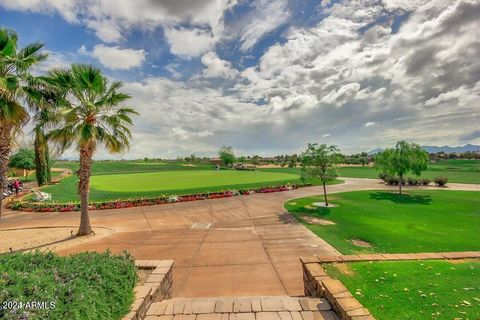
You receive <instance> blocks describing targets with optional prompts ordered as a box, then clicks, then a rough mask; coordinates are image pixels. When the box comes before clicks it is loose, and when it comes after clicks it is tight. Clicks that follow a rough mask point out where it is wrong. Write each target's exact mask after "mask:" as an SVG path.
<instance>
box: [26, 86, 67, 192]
mask: <svg viewBox="0 0 480 320" xmlns="http://www.w3.org/2000/svg"><path fill="white" fill-rule="evenodd" d="M25 92H26V97H27V102H28V106H29V108H30V110H31V111H32V112H33V122H34V128H33V132H34V135H35V138H34V151H35V174H36V178H37V184H38V185H39V186H43V185H45V184H48V183H50V182H51V180H52V175H51V166H50V150H49V145H48V137H47V135H46V133H45V130H47V129H48V128H52V127H53V126H55V124H57V123H58V122H59V121H60V118H59V116H60V113H59V107H60V106H62V105H63V104H64V92H63V90H58V89H57V88H56V87H55V86H52V85H51V84H49V83H48V81H47V80H46V79H45V78H44V77H30V78H29V80H28V86H27V87H26V88H25Z"/></svg>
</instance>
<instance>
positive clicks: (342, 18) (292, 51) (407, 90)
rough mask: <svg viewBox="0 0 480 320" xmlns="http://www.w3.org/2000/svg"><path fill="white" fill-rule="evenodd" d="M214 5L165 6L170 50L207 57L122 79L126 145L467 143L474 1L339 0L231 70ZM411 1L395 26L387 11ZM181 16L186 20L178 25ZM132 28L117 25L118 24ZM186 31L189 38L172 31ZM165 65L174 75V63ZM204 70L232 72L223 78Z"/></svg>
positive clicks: (356, 147) (287, 147)
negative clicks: (185, 67) (127, 113)
mask: <svg viewBox="0 0 480 320" xmlns="http://www.w3.org/2000/svg"><path fill="white" fill-rule="evenodd" d="M91 1H93V0H91ZM204 1H207V0H204ZM180 2H181V1H178V2H175V3H180ZM112 3H113V2H112ZM172 3H173V2H172ZM182 3H183V2H182ZM208 3H210V4H212V3H216V2H214V1H209V2H208ZM217 4H218V3H217ZM111 5H112V6H113V5H114V4H111ZM122 5H123V4H122ZM178 5H180V4H178ZM218 5H219V7H218V8H223V9H218V10H216V11H215V12H216V14H209V13H206V12H204V11H202V9H198V8H197V10H198V11H199V12H198V15H196V14H194V10H191V9H190V8H187V9H185V10H186V11H182V12H183V13H179V12H177V11H175V10H174V9H173V8H171V14H172V16H171V17H169V18H168V23H166V27H165V28H166V30H170V31H173V32H175V31H176V32H179V33H177V34H174V33H170V41H171V48H172V49H171V50H172V52H175V53H176V54H178V55H182V56H184V57H194V56H202V58H203V59H202V63H203V64H204V65H205V68H203V69H202V70H200V71H199V73H198V74H197V75H195V76H192V77H189V78H188V80H186V81H172V80H168V79H165V78H160V77H157V78H153V77H152V78H146V79H144V80H142V81H138V82H127V83H125V90H126V91H127V92H129V93H130V94H132V96H133V99H132V101H131V103H130V105H132V106H134V107H136V108H137V109H138V110H139V112H140V116H139V117H138V118H137V119H136V121H135V123H136V126H135V129H134V141H133V143H132V146H133V147H132V151H131V152H130V155H129V156H130V157H138V155H146V156H172V155H174V156H175V155H188V154H191V153H192V152H195V153H196V154H209V155H212V154H215V151H216V150H217V149H218V147H219V146H221V145H222V144H228V145H233V147H234V148H235V149H236V150H238V153H248V154H255V153H258V154H265V153H267V154H273V153H285V152H299V151H301V148H303V147H304V146H305V144H306V143H307V142H316V141H317V140H318V139H319V138H320V139H321V138H327V137H329V136H330V135H331V136H332V137H335V141H334V143H335V144H337V145H339V146H340V147H341V148H342V151H346V152H349V151H352V152H357V151H366V150H371V149H373V148H376V147H383V146H386V145H390V144H393V143H394V142H396V141H397V140H400V139H410V140H413V141H415V142H418V143H420V144H429V145H430V144H433V145H434V144H442V145H444V144H452V145H453V144H456V143H458V141H461V142H462V143H468V142H469V141H466V140H465V138H464V137H466V134H468V133H472V132H476V131H478V123H480V112H478V110H479V108H480V81H479V79H478V74H479V72H480V68H479V64H478V57H479V56H480V47H479V46H478V35H477V33H478V32H476V31H477V30H479V29H480V21H479V20H478V19H476V17H477V16H478V14H476V13H479V12H480V4H479V3H478V1H472V0H454V1H448V2H446V1H442V0H434V1H425V2H423V1H410V0H407V1H395V0H389V1H387V0H386V1H383V2H380V1H376V0H364V1H343V2H340V3H337V2H335V3H332V4H331V5H329V6H328V7H326V8H324V9H323V10H324V11H323V14H324V15H325V16H326V18H325V19H323V20H322V21H320V22H319V23H318V24H317V25H315V26H313V27H305V28H293V29H290V30H289V31H288V32H286V39H285V41H284V42H281V43H280V42H279V43H277V44H275V45H272V46H271V47H269V48H267V49H266V51H265V53H264V54H263V55H262V57H261V58H260V61H259V62H258V64H256V65H253V66H251V67H249V68H247V69H245V70H241V71H239V73H238V74H237V72H236V71H235V70H234V69H233V67H232V65H231V64H230V63H229V62H228V61H227V60H222V59H220V58H219V57H218V56H217V55H216V54H215V53H214V52H215V51H214V47H215V45H216V44H218V41H221V39H222V37H223V35H224V32H227V31H224V30H223V28H224V22H223V14H224V11H225V10H228V9H225V6H222V4H218ZM132 6H135V5H132ZM162 6H164V3H162V4H160V7H162ZM92 10H93V9H92ZM410 10H411V12H410V13H409V15H408V16H405V18H404V19H405V20H404V21H403V22H402V25H401V27H400V28H399V29H398V30H395V31H396V32H393V31H392V21H393V20H394V19H393V17H394V16H396V15H399V14H404V13H406V12H407V11H408V12H409V11H410ZM107 11H108V10H107ZM114 11H115V12H116V9H115V10H114ZM136 11H137V8H132V9H131V12H128V13H122V14H119V15H120V16H122V17H123V18H122V19H124V20H125V21H127V23H126V24H125V25H126V26H132V25H135V24H137V23H140V22H139V20H140V18H138V17H136V16H135V14H136ZM200 11H201V12H200ZM92 12H93V11H92ZM98 12H105V10H99V11H98ZM152 12H157V13H158V12H160V11H158V10H157V11H155V10H152ZM152 12H150V13H148V14H147V13H141V14H140V13H139V14H140V15H144V16H142V19H143V21H144V23H143V24H142V26H143V27H144V28H146V29H148V28H151V27H152V26H155V25H156V24H155V23H153V22H151V21H150V20H149V19H148V18H146V16H145V15H147V16H151V15H153V13H152ZM169 12H170V11H169ZM186 12H189V13H188V14H187V13H186ZM95 19H97V18H95ZM95 19H92V20H95ZM122 19H119V18H118V17H115V18H114V19H113V20H114V21H123V20H122ZM98 20H101V19H100V17H99V19H98ZM186 20H188V21H189V23H192V22H194V23H193V24H188V23H187V24H180V25H181V26H179V25H177V23H178V21H186ZM132 21H136V22H132ZM202 21H203V22H202ZM379 21H380V22H379ZM115 25H116V26H121V24H115ZM185 25H189V27H188V29H182V28H186V27H185ZM212 26H213V27H212ZM129 28H130V27H123V26H121V27H120V29H118V30H120V32H121V34H122V36H123V35H124V34H125V32H128V30H130V29H129ZM241 30H242V29H241V28H240V29H239V33H238V36H237V38H236V39H238V38H241V36H242V33H241V32H240V31H241ZM192 33H193V34H192ZM228 33H229V32H228ZM184 35H185V36H186V37H187V39H188V41H185V39H177V38H178V37H180V36H184ZM257 35H259V36H255V37H252V39H259V37H260V38H261V37H262V36H261V33H258V34H257ZM175 36H177V38H176V37H175ZM199 39H200V40H202V41H198V40H199ZM245 39H247V38H245ZM252 41H253V40H252ZM257 41H258V40H257ZM242 43H247V42H246V40H245V42H241V44H242ZM252 43H256V42H255V41H253V42H252ZM241 44H240V45H241ZM246 46H247V47H248V45H246ZM166 69H167V70H169V72H171V73H172V75H174V76H175V72H178V71H177V70H178V65H174V64H172V65H171V68H170V67H167V68H166ZM235 74H236V75H235ZM233 75H235V76H233ZM202 76H203V77H202ZM177 77H180V76H177ZM205 77H211V78H212V77H213V78H221V79H224V78H225V79H228V80H229V81H224V82H223V83H225V85H222V86H219V85H218V82H219V81H205V79H204V78H205ZM223 83H222V84H223ZM231 83H233V85H232V86H231V87H229V85H230V84H231ZM439 124H441V125H439ZM364 128H368V129H365V130H363V129H364ZM326 132H328V133H326ZM159 137H160V138H159ZM330 139H332V138H330ZM470 139H475V138H470ZM178 141H181V143H178Z"/></svg>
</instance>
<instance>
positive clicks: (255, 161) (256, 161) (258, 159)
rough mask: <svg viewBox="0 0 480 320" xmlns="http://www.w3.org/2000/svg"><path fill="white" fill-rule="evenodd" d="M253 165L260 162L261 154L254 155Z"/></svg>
mask: <svg viewBox="0 0 480 320" xmlns="http://www.w3.org/2000/svg"><path fill="white" fill-rule="evenodd" d="M251 162H252V164H253V165H256V166H258V165H259V164H260V156H257V155H254V156H253V157H252V159H251Z"/></svg>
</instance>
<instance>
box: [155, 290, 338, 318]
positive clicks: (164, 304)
mask: <svg viewBox="0 0 480 320" xmlns="http://www.w3.org/2000/svg"><path fill="white" fill-rule="evenodd" d="M146 319H147V320H154V319H162V320H180V319H183V320H243V319H245V320H338V317H337V316H336V314H335V312H334V311H333V310H332V307H331V305H330V304H329V303H328V301H327V300H326V299H318V298H310V297H289V296H259V297H211V298H173V299H168V300H164V301H161V302H155V303H153V304H152V305H151V306H150V309H149V310H148V311H147V317H146Z"/></svg>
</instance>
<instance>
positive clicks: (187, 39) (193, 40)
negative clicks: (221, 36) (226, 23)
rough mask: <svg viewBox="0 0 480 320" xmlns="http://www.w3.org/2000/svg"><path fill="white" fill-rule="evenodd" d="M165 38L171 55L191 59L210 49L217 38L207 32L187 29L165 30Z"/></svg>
mask: <svg viewBox="0 0 480 320" xmlns="http://www.w3.org/2000/svg"><path fill="white" fill-rule="evenodd" d="M165 38H166V39H167V42H168V43H169V44H170V51H171V52H172V53H173V54H176V55H179V56H182V57H185V58H192V57H197V56H199V55H201V54H203V53H205V52H207V51H208V50H210V49H212V48H213V46H214V45H215V43H216V42H217V41H218V38H217V37H216V35H215V34H213V33H212V32H210V31H208V30H202V29H188V28H167V29H166V30H165Z"/></svg>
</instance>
